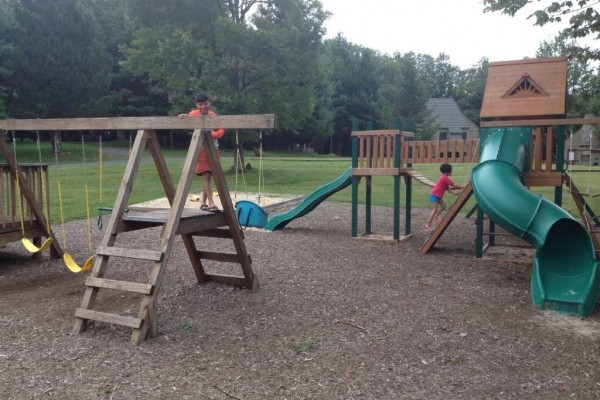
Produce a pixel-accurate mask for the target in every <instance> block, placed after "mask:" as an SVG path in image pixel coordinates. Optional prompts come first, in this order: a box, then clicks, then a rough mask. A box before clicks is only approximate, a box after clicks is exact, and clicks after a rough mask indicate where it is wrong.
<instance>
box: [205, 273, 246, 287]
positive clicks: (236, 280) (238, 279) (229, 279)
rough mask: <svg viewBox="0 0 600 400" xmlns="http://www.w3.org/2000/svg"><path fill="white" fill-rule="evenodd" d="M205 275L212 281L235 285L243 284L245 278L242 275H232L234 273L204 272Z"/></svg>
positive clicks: (244, 283)
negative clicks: (214, 273) (215, 273)
mask: <svg viewBox="0 0 600 400" xmlns="http://www.w3.org/2000/svg"><path fill="white" fill-rule="evenodd" d="M206 276H208V277H209V278H210V280H211V281H214V282H219V283H225V284H228V285H235V286H244V285H246V280H245V279H244V277H243V276H234V275H225V274H222V275H213V274H206Z"/></svg>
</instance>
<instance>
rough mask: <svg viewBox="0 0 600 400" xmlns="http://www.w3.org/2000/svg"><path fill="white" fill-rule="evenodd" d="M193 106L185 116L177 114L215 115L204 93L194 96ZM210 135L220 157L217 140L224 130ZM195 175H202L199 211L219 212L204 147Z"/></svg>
mask: <svg viewBox="0 0 600 400" xmlns="http://www.w3.org/2000/svg"><path fill="white" fill-rule="evenodd" d="M194 104H195V105H196V108H195V109H193V110H192V111H190V112H189V113H187V114H179V117H186V116H187V117H199V116H201V115H209V116H215V115H217V114H216V113H215V112H214V111H212V110H211V109H210V99H209V98H208V96H207V95H206V94H205V93H202V92H200V93H198V94H196V96H195V98H194ZM210 134H211V137H212V138H213V140H214V143H215V148H216V149H217V156H220V153H219V140H218V139H220V138H222V137H223V135H224V134H225V129H223V128H220V129H215V130H213V131H211V132H210ZM196 175H202V202H201V203H200V209H201V210H206V211H211V212H219V211H221V210H219V207H217V206H216V205H215V202H214V200H213V197H212V190H211V179H212V171H211V170H210V165H209V164H208V159H207V158H206V152H205V151H204V147H202V149H200V155H199V156H198V161H197V162H196Z"/></svg>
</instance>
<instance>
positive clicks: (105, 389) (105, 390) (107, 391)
mask: <svg viewBox="0 0 600 400" xmlns="http://www.w3.org/2000/svg"><path fill="white" fill-rule="evenodd" d="M111 393H112V388H111V387H102V388H100V394H101V395H103V396H108V395H110V394H111Z"/></svg>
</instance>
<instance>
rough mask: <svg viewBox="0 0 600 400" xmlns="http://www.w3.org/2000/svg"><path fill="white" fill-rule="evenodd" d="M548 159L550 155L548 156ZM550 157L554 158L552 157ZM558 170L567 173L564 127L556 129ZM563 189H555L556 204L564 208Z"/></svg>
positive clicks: (558, 187)
mask: <svg viewBox="0 0 600 400" xmlns="http://www.w3.org/2000/svg"><path fill="white" fill-rule="evenodd" d="M546 157H548V154H546ZM550 157H552V156H551V155H550ZM556 170H557V171H559V172H565V131H564V126H559V127H557V129H556ZM562 197H563V187H562V185H560V186H556V187H555V188H554V203H555V204H556V205H557V206H559V207H562Z"/></svg>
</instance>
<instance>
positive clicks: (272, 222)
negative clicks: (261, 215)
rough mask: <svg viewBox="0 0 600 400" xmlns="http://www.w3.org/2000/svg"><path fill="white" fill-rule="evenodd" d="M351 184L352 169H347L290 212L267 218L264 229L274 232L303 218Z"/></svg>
mask: <svg viewBox="0 0 600 400" xmlns="http://www.w3.org/2000/svg"><path fill="white" fill-rule="evenodd" d="M351 184H352V168H348V169H347V170H346V171H344V172H343V173H342V174H341V175H340V176H339V177H337V178H336V179H334V180H332V181H331V182H329V183H326V184H325V185H323V186H321V187H319V188H318V189H316V190H315V191H313V192H312V193H310V194H309V195H308V196H306V197H305V198H304V200H302V202H301V203H300V204H298V205H297V206H296V207H294V208H292V209H291V210H289V211H287V212H284V213H281V214H277V215H274V216H273V217H271V218H269V220H268V221H267V225H266V226H265V229H266V230H268V231H275V230H277V229H283V228H284V227H285V226H286V225H287V224H288V223H290V222H291V221H293V220H295V219H296V218H300V217H303V216H304V215H306V214H308V213H309V212H311V211H312V210H314V209H315V208H316V207H317V206H318V205H319V204H321V203H322V202H323V201H324V200H325V199H326V198H328V197H329V196H331V195H332V194H334V193H337V192H339V191H340V190H342V189H344V188H347V187H348V186H350V185H351Z"/></svg>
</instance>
